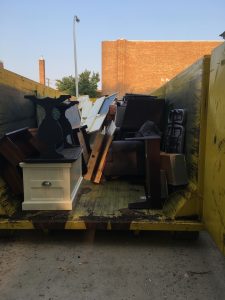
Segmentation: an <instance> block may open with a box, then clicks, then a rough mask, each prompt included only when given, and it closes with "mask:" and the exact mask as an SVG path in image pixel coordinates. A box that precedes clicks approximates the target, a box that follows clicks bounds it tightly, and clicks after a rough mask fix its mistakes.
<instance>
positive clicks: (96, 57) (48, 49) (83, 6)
mask: <svg viewBox="0 0 225 300" xmlns="http://www.w3.org/2000/svg"><path fill="white" fill-rule="evenodd" d="M224 12H225V1H224V0H213V1H212V0H205V1H204V0H188V1H184V0H179V1H178V0H160V1H159V0H158V1H155V0H63V1H60V0H0V60H1V61H3V63H4V67H5V69H7V70H10V71H12V72H15V73H17V74H20V75H22V76H25V77H27V78H30V79H32V80H35V81H39V70H38V60H39V58H40V57H41V56H43V57H44V59H45V65H46V78H49V79H50V85H51V86H54V83H55V80H56V79H62V77H64V76H69V75H73V76H74V73H75V71H74V69H75V68H74V47H73V17H74V15H77V16H78V17H79V18H80V22H79V23H76V44H77V64H78V73H81V72H83V71H84V70H85V69H87V70H90V71H94V72H99V74H100V77H101V42H102V41H105V40H117V39H121V38H123V39H128V40H221V38H220V37H219V34H221V33H222V32H223V31H225V17H224Z"/></svg>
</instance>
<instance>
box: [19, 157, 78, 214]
mask: <svg viewBox="0 0 225 300" xmlns="http://www.w3.org/2000/svg"><path fill="white" fill-rule="evenodd" d="M20 167H22V169H23V184H24V202H23V203H22V208H23V210H71V209H72V206H73V202H74V199H75V196H76V193H77V191H78V188H79V186H80V184H81V182H82V179H83V177H82V166H81V155H80V157H79V158H78V159H77V160H76V161H74V162H70V163H24V162H22V163H20Z"/></svg>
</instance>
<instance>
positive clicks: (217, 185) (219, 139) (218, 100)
mask: <svg viewBox="0 0 225 300" xmlns="http://www.w3.org/2000/svg"><path fill="white" fill-rule="evenodd" d="M203 212H204V220H205V223H206V226H207V229H208V230H209V232H210V233H211V235H212V236H213V238H214V240H215V242H216V244H217V245H218V246H219V248H220V249H221V251H223V253H224V254H225V246H224V243H225V43H223V44H222V45H221V46H219V47H217V48H216V49H215V50H214V51H213V53H212V57H211V64H210V83H209V102H208V118H207V139H206V161H205V185H204V206H203Z"/></svg>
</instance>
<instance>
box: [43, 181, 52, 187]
mask: <svg viewBox="0 0 225 300" xmlns="http://www.w3.org/2000/svg"><path fill="white" fill-rule="evenodd" d="M51 185H52V184H51V182H50V181H43V182H42V186H51Z"/></svg>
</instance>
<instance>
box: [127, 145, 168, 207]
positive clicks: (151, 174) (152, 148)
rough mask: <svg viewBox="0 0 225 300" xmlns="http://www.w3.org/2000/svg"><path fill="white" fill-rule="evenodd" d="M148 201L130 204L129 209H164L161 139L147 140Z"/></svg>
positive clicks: (146, 174) (146, 180) (146, 181)
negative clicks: (161, 175)
mask: <svg viewBox="0 0 225 300" xmlns="http://www.w3.org/2000/svg"><path fill="white" fill-rule="evenodd" d="M145 188H146V201H144V202H135V203H130V204H129V208H131V209H141V208H152V209H160V208H162V203H161V184H160V139H152V140H150V139H146V140H145Z"/></svg>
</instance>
